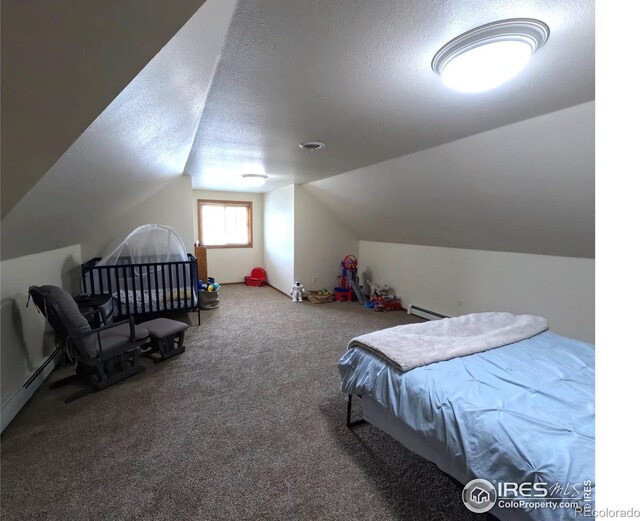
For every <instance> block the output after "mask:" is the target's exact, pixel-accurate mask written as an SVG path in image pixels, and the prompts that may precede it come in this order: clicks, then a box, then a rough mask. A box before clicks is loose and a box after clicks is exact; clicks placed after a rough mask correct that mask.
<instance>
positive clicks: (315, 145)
mask: <svg viewBox="0 0 640 521" xmlns="http://www.w3.org/2000/svg"><path fill="white" fill-rule="evenodd" d="M299 146H300V148H301V149H302V150H309V151H311V152H315V151H316V150H322V149H323V148H324V147H325V146H327V145H325V144H324V143H320V142H319V141H305V142H303V143H300V145H299Z"/></svg>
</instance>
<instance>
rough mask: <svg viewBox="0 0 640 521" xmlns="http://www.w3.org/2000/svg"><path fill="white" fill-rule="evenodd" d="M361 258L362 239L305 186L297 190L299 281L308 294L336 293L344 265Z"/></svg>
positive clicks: (296, 188) (296, 259)
mask: <svg viewBox="0 0 640 521" xmlns="http://www.w3.org/2000/svg"><path fill="white" fill-rule="evenodd" d="M350 254H351V255H358V238H357V237H356V235H355V233H354V232H353V231H352V230H351V229H350V228H349V227H348V226H346V225H345V223H344V222H342V220H340V219H339V218H338V217H337V216H336V215H335V213H333V211H332V210H330V209H329V208H327V207H326V206H325V205H324V204H323V203H321V202H320V201H319V200H318V199H317V198H316V197H315V196H314V195H313V194H312V193H311V192H310V191H309V189H308V188H307V187H306V186H305V185H296V186H295V255H294V257H295V263H294V264H295V269H294V275H295V280H298V281H300V282H301V283H302V285H303V286H304V287H305V289H307V290H319V289H323V288H326V289H328V290H329V291H333V288H334V287H335V286H336V285H337V282H338V280H337V276H338V275H340V274H341V268H340V262H341V261H342V259H343V258H344V257H345V255H350Z"/></svg>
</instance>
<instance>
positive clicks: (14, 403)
mask: <svg viewBox="0 0 640 521" xmlns="http://www.w3.org/2000/svg"><path fill="white" fill-rule="evenodd" d="M59 360H60V353H59V352H57V351H56V352H55V353H53V354H51V356H50V357H49V358H47V359H46V360H45V361H44V362H43V364H42V365H41V366H40V368H39V369H38V370H37V371H36V372H34V376H31V378H29V379H28V380H27V381H26V383H25V384H24V385H23V386H22V387H21V388H20V389H18V390H17V391H16V393H15V394H14V395H13V396H12V397H11V398H9V401H7V403H5V404H4V405H3V406H2V411H1V414H0V416H1V422H2V427H1V428H0V432H2V431H4V429H5V428H6V427H7V425H9V423H11V420H13V419H14V418H15V416H16V414H18V413H19V412H20V409H22V408H23V407H24V406H25V405H26V403H27V402H28V401H29V398H31V396H33V393H35V392H36V391H37V390H38V388H39V387H40V385H41V384H42V382H44V381H45V380H46V379H47V376H49V375H50V374H51V371H53V369H54V368H55V367H56V365H57V364H58V361H59Z"/></svg>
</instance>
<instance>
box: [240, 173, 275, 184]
mask: <svg viewBox="0 0 640 521" xmlns="http://www.w3.org/2000/svg"><path fill="white" fill-rule="evenodd" d="M268 177H269V176H268V175H264V174H242V182H243V183H244V184H245V185H247V186H251V187H257V186H262V185H263V184H265V183H266V182H267V178H268Z"/></svg>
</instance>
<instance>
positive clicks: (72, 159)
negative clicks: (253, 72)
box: [2, 0, 235, 259]
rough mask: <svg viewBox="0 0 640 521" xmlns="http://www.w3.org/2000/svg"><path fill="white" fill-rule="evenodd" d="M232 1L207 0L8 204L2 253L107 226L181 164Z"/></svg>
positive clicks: (11, 254) (71, 240)
mask: <svg viewBox="0 0 640 521" xmlns="http://www.w3.org/2000/svg"><path fill="white" fill-rule="evenodd" d="M234 8H235V1H234V0H216V1H215V2H207V3H205V4H204V5H203V6H202V8H200V9H199V10H198V12H197V13H196V14H195V15H194V16H193V17H192V18H191V19H190V20H189V21H188V22H187V23H186V25H184V26H183V27H182V28H181V29H180V30H179V31H178V33H177V34H176V35H175V36H174V37H173V38H172V39H171V40H170V41H169V43H168V44H167V45H165V46H164V48H163V49H162V50H161V51H160V52H159V53H158V54H157V55H156V56H155V57H154V58H153V59H152V60H151V61H150V62H149V63H148V64H147V65H146V67H144V69H143V70H142V71H141V72H140V73H139V74H138V75H137V76H136V77H135V78H134V79H133V81H132V82H131V83H129V85H127V87H126V88H125V89H124V90H123V91H122V92H121V93H120V94H119V95H118V96H117V98H116V99H115V100H114V101H113V102H112V103H110V104H109V106H108V107H107V108H106V109H105V110H104V111H103V112H102V114H100V115H99V116H98V118H97V119H96V120H95V121H94V122H93V123H91V125H90V126H89V127H88V128H87V130H86V131H85V132H83V133H82V135H81V136H80V137H79V138H78V139H77V140H76V141H75V142H74V143H73V144H72V145H71V147H69V149H68V150H67V151H66V152H65V153H64V154H63V155H62V157H60V159H59V160H58V161H56V163H55V164H54V165H53V167H52V168H51V169H50V170H49V171H48V172H47V173H46V174H45V175H44V176H43V177H42V179H40V181H38V183H37V184H36V185H35V186H34V187H33V188H32V189H31V190H30V191H29V193H27V195H25V196H24V197H23V198H22V199H21V200H20V201H19V202H18V203H17V204H16V205H15V206H14V207H13V209H12V210H11V211H10V212H9V213H8V214H7V215H6V217H5V218H4V219H3V220H2V258H3V259H7V258H15V257H19V256H23V255H27V254H30V253H36V252H41V251H47V250H52V249H55V248H60V247H63V246H67V245H70V244H77V243H79V242H81V241H82V240H83V239H85V238H87V237H90V236H91V235H92V234H94V233H96V232H98V233H103V234H106V233H108V231H105V230H108V229H109V222H110V221H112V220H114V219H117V218H118V217H119V216H120V215H121V214H123V213H126V212H127V211H129V210H130V209H131V208H132V207H134V206H135V205H136V203H137V202H139V201H141V200H144V199H147V198H149V196H150V195H151V194H153V193H154V192H156V191H158V190H160V189H162V188H163V187H164V186H165V185H167V183H169V182H171V180H175V179H176V177H177V176H180V175H181V174H182V171H183V169H184V165H185V163H186V161H187V157H188V155H189V150H190V147H191V143H192V141H193V135H194V133H195V130H196V127H197V125H198V121H199V118H200V114H201V112H202V106H203V104H204V100H205V96H206V93H207V89H208V87H209V84H210V81H211V77H212V75H213V73H214V71H215V67H216V64H217V62H218V57H219V55H220V52H221V49H222V46H223V43H224V39H225V35H226V32H227V29H228V27H229V23H230V20H231V16H232V15H233V11H234ZM123 52H124V51H123ZM94 79H95V81H100V79H101V77H100V76H98V77H96V78H94ZM3 109H4V106H3ZM72 116H73V115H72V114H71V115H69V116H68V117H71V118H72ZM3 151H4V150H3ZM188 203H189V201H187V202H186V203H185V202H184V201H177V202H176V204H181V205H183V204H188Z"/></svg>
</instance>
